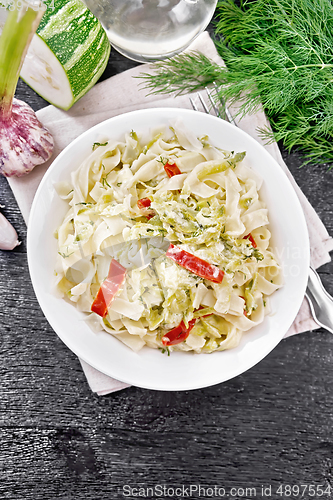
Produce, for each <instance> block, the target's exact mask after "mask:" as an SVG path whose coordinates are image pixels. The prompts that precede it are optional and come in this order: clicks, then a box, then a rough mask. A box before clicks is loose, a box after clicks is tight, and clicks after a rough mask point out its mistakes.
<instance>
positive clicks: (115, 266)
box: [91, 259, 126, 318]
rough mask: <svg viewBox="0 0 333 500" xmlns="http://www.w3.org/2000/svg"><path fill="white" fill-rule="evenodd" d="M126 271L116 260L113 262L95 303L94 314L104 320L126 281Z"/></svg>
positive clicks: (93, 306) (92, 307) (93, 304)
mask: <svg viewBox="0 0 333 500" xmlns="http://www.w3.org/2000/svg"><path fill="white" fill-rule="evenodd" d="M125 276H126V269H125V268H124V267H123V266H122V265H121V264H119V262H117V261H116V260H115V259H112V260H111V264H110V268H109V274H108V276H107V278H106V279H105V280H104V281H103V283H102V284H101V286H100V288H99V290H98V292H97V295H96V297H95V300H94V302H93V303H92V306H91V310H92V312H94V313H96V314H98V315H99V316H101V317H102V318H104V317H105V316H106V315H107V313H108V308H109V306H110V304H111V302H112V301H113V299H114V298H115V295H116V293H117V292H118V290H119V288H120V287H121V285H122V284H123V283H124V281H125Z"/></svg>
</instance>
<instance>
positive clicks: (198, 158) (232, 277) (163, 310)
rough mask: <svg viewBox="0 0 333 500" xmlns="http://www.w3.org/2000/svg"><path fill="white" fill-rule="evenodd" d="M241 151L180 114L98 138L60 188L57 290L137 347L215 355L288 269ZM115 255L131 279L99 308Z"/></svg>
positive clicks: (259, 310)
mask: <svg viewBox="0 0 333 500" xmlns="http://www.w3.org/2000/svg"><path fill="white" fill-rule="evenodd" d="M244 156H245V153H243V152H240V153H235V152H230V151H225V150H221V149H219V148H218V147H215V146H213V145H212V144H210V142H209V138H208V137H207V136H204V137H200V138H197V137H195V136H194V135H193V134H192V133H191V132H190V131H188V130H185V129H184V127H183V125H182V124H181V123H179V122H176V123H174V124H173V126H172V127H167V126H165V127H164V128H163V129H162V128H161V129H159V130H155V131H153V132H151V134H150V137H149V138H143V137H141V138H139V137H138V136H137V134H136V133H135V132H134V131H132V132H129V133H127V134H125V137H124V139H123V140H122V141H115V140H113V139H108V140H106V141H105V142H103V143H101V144H100V143H97V144H96V143H95V144H94V145H93V151H92V153H91V154H90V155H89V157H88V158H86V160H85V161H84V162H83V163H82V164H81V165H80V166H79V168H78V169H77V170H76V171H74V172H73V173H72V174H71V179H70V181H69V182H68V181H66V182H63V183H59V184H58V185H57V186H56V189H57V192H58V194H59V196H61V198H62V199H64V200H65V201H66V202H67V203H68V213H67V214H66V216H65V218H64V220H63V222H62V224H61V225H60V227H59V228H58V230H57V231H56V237H57V240H58V261H57V263H56V285H57V289H58V291H60V293H61V295H62V296H63V297H64V298H65V299H66V300H69V301H71V302H72V303H73V305H75V306H76V307H77V308H78V310H80V311H82V312H84V313H86V318H87V321H88V324H89V325H90V326H91V328H92V329H93V330H95V331H98V330H104V331H106V332H108V333H110V334H112V335H113V336H115V337H116V338H118V339H119V340H120V341H122V342H123V343H125V344H126V345H127V346H129V347H130V348H132V349H133V350H135V351H138V350H139V349H141V348H142V347H143V346H145V345H146V346H148V347H151V348H159V349H162V350H168V351H173V350H181V351H195V352H197V353H210V352H213V351H220V350H224V349H231V348H233V347H235V346H237V345H238V343H239V341H240V338H241V336H242V334H243V332H246V331H248V330H249V329H251V328H252V327H254V326H256V325H258V324H259V323H261V322H262V321H263V319H264V316H265V314H267V313H268V312H269V303H268V296H269V295H271V294H272V293H273V292H275V291H276V290H277V289H278V288H280V287H281V286H282V284H283V276H282V272H281V268H280V266H279V264H278V262H277V260H276V258H275V256H274V253H273V251H272V249H271V248H270V237H271V234H270V231H269V229H268V224H269V220H268V214H267V209H266V207H265V204H264V202H263V201H262V200H261V199H260V197H259V190H260V187H261V184H262V180H261V178H260V177H259V176H258V174H256V173H255V172H254V171H253V170H252V169H251V168H249V167H248V166H246V164H245V162H244V161H243V159H244ZM171 249H172V250H171ZM112 259H115V260H116V261H117V262H118V263H119V264H120V266H123V268H125V273H126V277H125V280H124V282H123V283H122V284H121V286H120V288H119V289H118V290H117V291H116V293H115V296H114V297H113V299H112V300H111V303H110V304H107V306H108V307H107V309H106V310H105V315H99V314H97V313H96V312H92V310H94V308H93V309H92V306H93V304H94V301H96V300H97V299H96V297H97V295H98V292H99V290H100V288H101V285H102V284H103V282H104V280H105V279H106V278H107V276H108V273H109V269H110V263H111V261H112ZM200 266H201V267H200ZM199 267H200V269H201V271H200V272H199ZM200 273H201V274H200ZM209 273H210V274H209ZM105 283H107V282H105ZM105 286H106V285H105Z"/></svg>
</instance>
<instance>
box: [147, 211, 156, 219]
mask: <svg viewBox="0 0 333 500" xmlns="http://www.w3.org/2000/svg"><path fill="white" fill-rule="evenodd" d="M155 215H156V213H155V212H153V211H151V212H150V213H149V214H147V215H146V217H147V220H150V219H152V218H153V217H155Z"/></svg>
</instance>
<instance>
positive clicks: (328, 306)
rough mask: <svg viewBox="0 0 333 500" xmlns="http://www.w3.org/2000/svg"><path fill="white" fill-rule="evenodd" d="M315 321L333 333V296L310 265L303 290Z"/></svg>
mask: <svg viewBox="0 0 333 500" xmlns="http://www.w3.org/2000/svg"><path fill="white" fill-rule="evenodd" d="M305 296H306V298H307V299H308V302H309V305H310V309H311V312H312V316H313V319H314V320H315V322H316V323H317V324H318V325H319V326H321V327H323V328H325V329H326V330H328V331H329V332H331V333H333V298H332V297H331V296H330V295H329V294H328V293H327V291H326V290H325V288H324V287H323V284H322V282H321V279H320V277H319V275H318V273H317V272H316V271H315V270H314V269H313V268H312V267H310V269H309V280H308V286H307V289H306V292H305Z"/></svg>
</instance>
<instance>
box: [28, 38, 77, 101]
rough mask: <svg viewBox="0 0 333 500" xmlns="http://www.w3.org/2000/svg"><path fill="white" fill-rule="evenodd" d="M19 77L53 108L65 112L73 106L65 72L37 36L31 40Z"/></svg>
mask: <svg viewBox="0 0 333 500" xmlns="http://www.w3.org/2000/svg"><path fill="white" fill-rule="evenodd" d="M20 76H21V78H22V80H24V81H25V82H26V83H27V84H28V85H29V86H30V87H32V88H33V89H34V91H35V92H37V94H39V95H40V96H41V97H43V98H44V99H45V100H46V101H48V102H50V103H51V104H54V106H57V107H58V108H61V109H64V110H67V109H69V108H70V107H71V106H72V105H73V104H74V101H75V99H74V96H73V92H72V90H71V86H70V82H69V80H68V77H67V74H66V71H65V70H64V68H63V67H62V65H61V64H60V62H59V60H58V59H57V58H56V56H55V55H54V54H53V52H52V51H51V49H50V48H49V47H48V45H47V44H46V43H45V42H44V40H43V39H42V38H41V37H40V36H39V35H38V34H36V35H34V37H33V39H32V42H31V45H30V47H29V50H28V53H27V55H26V58H25V61H24V64H23V66H22V69H21V74H20Z"/></svg>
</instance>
